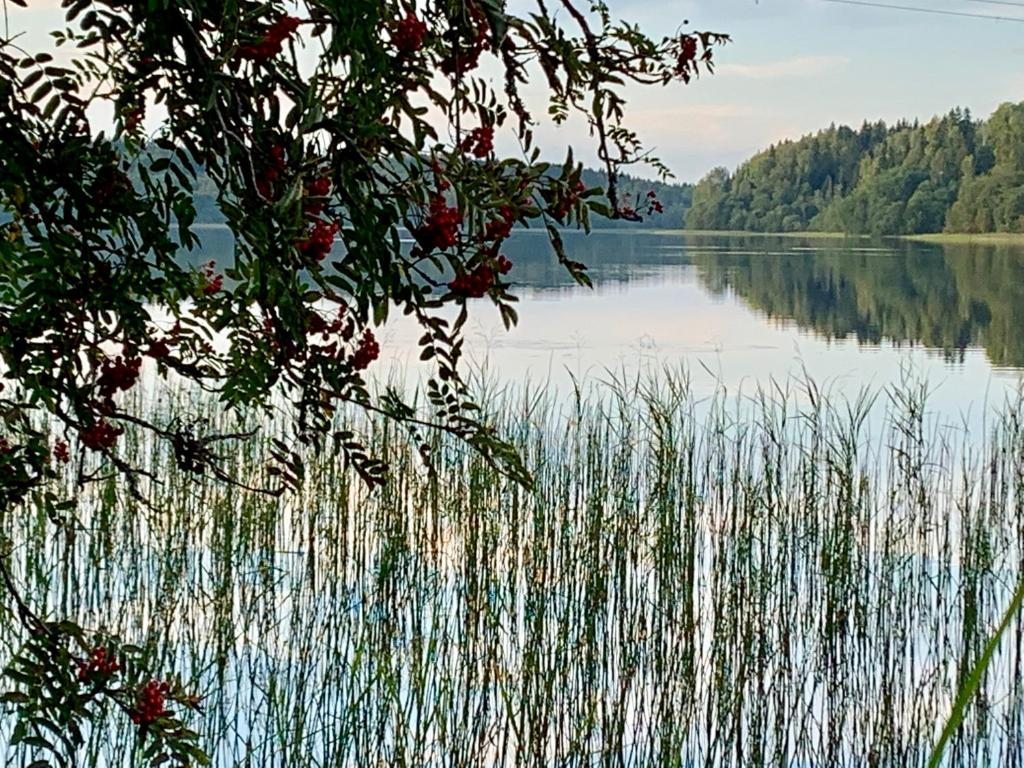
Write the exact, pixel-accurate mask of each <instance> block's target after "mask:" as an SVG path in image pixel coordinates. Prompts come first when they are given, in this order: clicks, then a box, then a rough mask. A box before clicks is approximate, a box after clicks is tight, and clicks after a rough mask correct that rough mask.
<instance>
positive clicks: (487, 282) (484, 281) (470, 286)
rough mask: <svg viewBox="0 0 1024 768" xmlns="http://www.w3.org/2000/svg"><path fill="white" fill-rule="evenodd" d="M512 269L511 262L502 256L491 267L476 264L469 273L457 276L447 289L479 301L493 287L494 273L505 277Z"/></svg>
mask: <svg viewBox="0 0 1024 768" xmlns="http://www.w3.org/2000/svg"><path fill="white" fill-rule="evenodd" d="M511 269H512V262H511V261H509V260H508V259H507V258H506V257H505V256H504V255H501V256H498V259H497V262H496V263H495V265H494V266H493V267H492V266H491V265H490V264H478V265H477V266H476V267H474V268H473V270H472V271H471V272H467V273H466V274H464V275H459V276H458V277H456V278H455V279H454V280H452V281H451V282H450V283H448V289H449V290H450V291H451V292H452V293H454V294H456V295H458V296H462V297H464V298H467V299H479V298H482V297H483V296H486V295H487V292H488V291H490V290H491V288H493V287H494V284H495V278H496V275H495V271H497V272H498V273H500V274H502V275H505V274H508V272H509V270H511Z"/></svg>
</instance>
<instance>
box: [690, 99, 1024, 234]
mask: <svg viewBox="0 0 1024 768" xmlns="http://www.w3.org/2000/svg"><path fill="white" fill-rule="evenodd" d="M1022 126H1024V104H1004V105H1002V106H1001V107H1000V108H999V109H998V110H996V112H995V113H994V114H993V115H992V116H991V117H990V118H989V120H988V121H987V122H980V121H975V120H973V119H972V117H971V115H970V112H968V111H966V110H960V109H954V110H953V111H951V112H950V113H949V114H947V115H944V116H942V117H936V118H934V119H932V120H931V121H929V122H928V123H926V124H924V125H920V124H918V123H916V122H915V123H907V122H901V123H897V124H896V125H895V126H891V127H889V126H886V125H885V124H884V123H882V122H878V123H864V125H863V126H861V128H860V129H859V130H854V129H851V128H848V127H846V126H840V127H838V128H837V127H835V126H833V127H831V128H829V129H827V130H825V131H821V132H819V133H817V134H814V135H812V136H805V137H804V138H802V139H800V140H799V141H795V142H783V143H781V144H778V145H775V146H772V147H770V148H769V149H768V150H767V151H765V152H762V153H760V154H758V155H756V156H755V157H753V158H751V159H750V160H748V161H747V162H746V163H744V164H743V165H741V166H740V167H739V168H738V169H737V171H736V173H735V174H730V173H729V172H728V171H727V170H725V169H722V168H719V169H716V170H714V171H712V172H711V173H710V174H708V176H706V177H705V178H704V179H703V180H702V181H701V182H700V183H699V184H698V185H697V187H696V188H695V190H694V199H693V210H692V211H691V212H690V214H689V215H688V218H687V225H688V226H689V227H691V228H694V229H733V230H749V231H777V232H793V231H803V230H820V231H842V232H850V233H857V234H861V233H864V234H873V235H894V234H916V233H924V232H941V231H943V230H946V231H951V232H1019V231H1024V196H1022V193H1021V188H1022V182H1024V176H1022V175H1021V174H1022V173H1024V165H1022V161H1021V156H1022V155H1024V128H1022Z"/></svg>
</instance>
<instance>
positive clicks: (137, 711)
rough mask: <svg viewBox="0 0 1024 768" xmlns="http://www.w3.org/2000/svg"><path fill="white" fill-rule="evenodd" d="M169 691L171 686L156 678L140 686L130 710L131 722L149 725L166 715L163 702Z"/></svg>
mask: <svg viewBox="0 0 1024 768" xmlns="http://www.w3.org/2000/svg"><path fill="white" fill-rule="evenodd" d="M170 692H171V687H170V686H169V685H168V684H167V683H164V682H158V681H156V680H150V681H149V682H148V683H146V684H145V685H144V686H142V688H141V689H140V690H139V692H138V695H137V696H136V698H135V706H134V707H133V708H132V711H131V718H132V722H133V723H135V724H136V725H149V724H150V723H153V722H154V721H156V720H157V719H158V718H160V717H163V716H164V715H166V714H167V708H166V707H165V706H164V704H165V702H166V699H167V696H168V694H169V693H170Z"/></svg>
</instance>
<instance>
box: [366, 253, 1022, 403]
mask: <svg viewBox="0 0 1024 768" xmlns="http://www.w3.org/2000/svg"><path fill="white" fill-rule="evenodd" d="M632 276H633V278H634V279H633V280H631V281H630V282H628V283H625V282H621V283H617V284H611V285H608V284H605V285H604V286H602V287H599V288H598V289H597V290H595V291H587V290H585V289H567V290H564V291H559V292H557V293H552V292H551V291H548V290H540V291H538V290H531V289H525V290H522V291H521V301H520V303H519V307H518V311H519V317H520V320H519V325H518V326H517V327H515V328H513V329H512V330H511V331H509V332H505V330H504V328H503V327H502V325H501V321H500V318H499V317H498V315H497V312H496V310H494V309H493V308H492V307H490V306H488V304H487V303H486V302H483V301H481V302H477V303H476V306H475V307H474V309H475V310H476V311H475V313H474V316H473V319H471V320H470V322H469V323H468V325H467V333H466V336H467V358H468V359H469V360H470V361H471V362H473V363H474V364H477V365H480V364H482V363H484V362H486V363H487V364H488V366H489V368H490V369H491V371H492V372H494V373H496V374H497V375H498V376H499V377H500V378H501V379H505V380H513V381H515V380H520V379H524V378H529V379H531V380H532V381H534V382H536V381H538V380H541V381H544V380H550V381H551V382H552V383H554V384H555V385H556V386H562V385H566V384H568V383H569V375H570V374H571V375H572V376H574V377H576V378H577V379H578V380H582V379H585V378H587V377H593V376H600V377H603V376H604V374H605V372H606V369H609V368H610V369H613V370H625V371H636V370H637V369H642V368H645V367H652V366H653V367H657V366H661V365H670V366H678V365H680V364H681V365H683V366H684V367H685V368H687V369H688V370H689V371H690V373H691V378H692V386H693V391H694V394H696V395H698V396H704V395H707V394H710V393H711V392H713V391H714V390H715V389H716V387H719V386H724V387H726V388H727V390H728V391H730V392H736V391H738V390H742V391H744V392H752V391H753V390H755V389H756V388H757V386H758V384H762V385H767V384H768V383H769V381H770V379H775V380H777V381H786V380H787V379H789V378H791V377H800V378H802V377H803V376H804V373H806V375H808V376H810V377H811V378H812V379H813V380H814V381H815V382H817V383H818V384H819V385H821V386H822V388H823V389H825V390H830V391H831V392H833V393H835V394H840V395H845V396H848V397H854V396H856V395H857V393H858V392H859V391H860V390H861V389H862V388H863V387H865V386H867V387H871V388H873V389H877V388H881V387H885V386H888V385H891V384H894V383H897V382H899V381H900V380H901V378H903V376H904V369H906V368H908V367H909V369H910V370H911V372H912V374H913V375H914V376H915V377H919V378H924V379H926V380H927V381H928V382H929V385H930V387H931V389H932V390H933V396H932V398H931V399H930V400H929V402H930V405H931V407H932V408H933V409H936V410H937V411H941V412H944V413H946V414H947V415H955V414H959V413H960V412H961V411H963V410H964V409H965V408H967V407H968V406H970V405H971V404H978V405H981V404H982V403H983V402H984V401H985V400H986V398H987V399H988V400H989V401H992V402H998V403H1001V402H1002V400H1003V398H1004V397H1005V396H1006V395H1007V394H1008V393H1011V392H1013V391H1014V390H1015V389H1016V387H1017V384H1018V381H1019V373H1018V372H1016V371H1014V370H1012V369H997V368H994V367H993V366H992V365H991V364H990V363H989V362H988V360H987V358H986V355H985V353H984V351H983V350H981V349H978V348H969V349H967V350H966V351H965V354H964V356H963V360H962V362H949V361H947V360H946V359H945V358H944V357H943V355H942V353H941V352H940V351H936V350H928V349H925V348H923V347H921V346H919V345H918V346H912V345H910V344H909V343H901V344H897V343H895V342H892V341H883V342H881V343H879V344H859V343H858V342H857V340H856V339H852V338H851V339H841V340H835V339H833V340H828V339H823V338H821V337H819V336H816V335H815V334H814V333H813V332H811V331H808V330H805V329H802V328H800V327H798V326H797V325H796V323H795V322H793V321H785V320H775V319H769V318H767V317H765V316H764V315H763V314H762V313H760V312H757V311H755V310H752V309H751V308H749V307H748V306H746V305H745V304H744V303H743V301H742V300H741V299H740V298H738V297H737V296H736V295H735V293H733V292H732V291H727V292H725V293H723V294H720V295H714V294H711V293H710V292H709V291H708V290H707V289H706V288H705V287H704V286H703V285H702V284H701V283H700V281H699V280H698V279H697V274H696V269H695V268H694V267H675V266H665V267H660V268H659V267H650V266H644V267H641V268H638V269H637V270H635V271H634V272H633V275H632ZM636 278H639V279H636ZM418 336H419V333H417V328H416V327H415V326H414V325H413V324H411V323H408V322H404V319H403V321H399V322H396V323H395V324H394V325H392V326H390V327H389V328H388V329H387V330H386V331H385V333H384V338H385V340H386V343H384V344H382V348H383V349H384V350H385V352H386V354H387V352H388V351H390V352H391V354H390V358H391V360H392V361H397V362H399V363H403V364H408V365H410V366H411V367H416V363H415V361H416V359H417V353H416V347H415V345H416V339H417V338H418Z"/></svg>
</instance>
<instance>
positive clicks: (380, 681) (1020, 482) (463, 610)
mask: <svg viewBox="0 0 1024 768" xmlns="http://www.w3.org/2000/svg"><path fill="white" fill-rule="evenodd" d="M220 237H222V233H218V232H216V231H212V230H211V234H210V237H209V238H208V245H209V249H208V251H207V252H206V253H205V254H203V256H202V258H201V259H199V260H202V259H205V258H210V255H218V256H220V260H221V261H222V263H223V262H224V258H223V254H224V253H225V249H224V248H223V246H224V243H223V241H221V242H220V246H221V247H218V238H220ZM566 242H567V245H568V247H569V249H570V255H571V256H572V257H573V258H576V259H579V260H581V261H584V262H585V263H587V264H589V265H590V266H591V274H592V276H593V278H594V281H595V283H596V285H597V288H596V289H595V290H593V291H590V290H586V289H582V288H578V287H575V286H573V285H572V284H571V283H570V281H569V280H568V278H567V277H566V276H565V275H564V274H563V273H562V272H561V271H560V270H559V268H558V267H557V266H556V265H554V264H553V260H552V259H551V257H550V255H549V254H548V252H547V248H546V245H545V240H544V236H543V235H537V234H533V233H520V234H517V235H516V236H515V237H514V238H513V239H512V240H511V241H510V243H509V244H508V247H507V248H506V249H505V253H506V254H507V255H508V256H509V258H511V259H512V260H513V261H514V262H515V268H514V269H513V271H512V273H511V276H512V277H513V278H514V279H515V280H516V281H517V282H518V285H519V286H520V294H521V296H522V302H521V305H522V306H521V309H520V315H521V323H520V325H519V326H518V327H517V328H515V329H513V330H512V331H511V332H509V333H506V332H504V330H503V329H502V328H501V325H500V321H499V320H498V317H497V313H496V312H495V311H494V310H493V308H492V307H490V306H488V303H487V302H486V301H479V302H474V309H475V310H477V311H476V319H475V320H474V321H473V322H472V324H471V326H470V332H469V352H470V354H471V356H472V357H473V358H474V360H475V361H476V364H477V366H478V367H481V368H483V369H484V372H483V375H482V379H483V380H484V381H485V382H487V387H486V389H487V393H486V398H485V400H486V408H487V411H488V413H489V414H491V416H492V418H493V420H494V423H495V426H496V427H497V429H498V430H499V431H500V432H501V433H502V434H504V435H506V436H508V438H509V439H510V440H512V441H513V442H514V443H515V445H516V446H517V448H518V450H519V451H520V454H521V455H522V456H523V458H524V461H525V462H526V465H527V466H528V467H529V469H530V471H531V473H532V475H533V477H534V486H533V487H532V488H529V489H527V488H524V487H521V486H518V485H516V484H514V483H512V482H510V481H509V480H507V479H505V478H503V477H502V476H500V475H499V474H497V473H496V472H495V471H494V468H493V467H492V466H490V465H489V464H488V463H487V462H486V461H485V460H484V459H483V458H482V457H481V456H479V455H478V454H476V453H474V452H473V451H471V450H469V449H467V448H466V446H465V445H463V444H461V443H459V442H458V441H455V440H452V439H449V438H446V437H444V436H442V435H437V434H429V435H427V436H426V437H424V436H422V435H420V436H417V435H411V434H408V433H406V432H405V431H404V430H402V429H399V428H397V427H395V426H394V425H389V424H382V423H380V422H377V421H373V420H367V419H366V418H365V416H364V415H361V414H359V413H358V412H343V413H341V414H340V416H339V423H344V424H345V425H346V426H350V427H354V428H355V429H356V430H357V431H358V432H359V433H360V434H362V435H363V437H364V439H365V441H366V442H367V444H368V446H369V447H370V449H371V451H372V452H373V453H374V454H375V455H379V456H381V457H383V458H385V459H387V460H388V461H389V464H390V466H391V480H390V482H389V483H388V484H387V485H385V486H384V487H383V488H380V489H378V490H375V491H371V490H369V489H367V488H366V487H365V486H364V485H362V484H361V483H359V482H358V481H357V480H356V479H355V478H353V476H352V473H351V472H350V471H348V470H347V469H346V467H345V466H344V462H343V461H342V460H341V459H340V458H338V457H335V456H331V455H327V456H323V457H320V458H313V457H310V460H309V463H308V466H307V467H306V475H305V479H304V482H303V484H302V488H301V490H300V491H298V492H297V493H295V494H291V495H286V496H284V497H281V498H277V497H272V496H267V495H260V494H253V493H248V492H244V491H242V490H240V489H238V488H234V487H226V486H224V485H223V484H222V483H218V482H215V481H212V480H206V479H202V478H200V479H196V478H195V477H193V476H190V475H185V474H183V473H181V472H180V471H178V469H177V468H176V466H175V463H174V459H173V456H171V455H170V454H169V453H168V451H167V450H166V448H163V447H161V446H154V445H152V444H151V443H150V442H147V441H146V440H144V439H143V438H141V437H138V436H135V435H134V434H129V435H127V436H126V438H125V439H124V440H123V441H122V442H123V444H124V445H126V446H127V447H126V450H131V451H133V457H134V458H135V460H137V461H139V462H141V463H142V465H143V466H144V467H145V468H147V469H149V470H151V471H152V473H153V475H154V476H155V477H159V478H161V479H163V481H164V482H162V483H160V484H153V485H152V486H147V489H148V490H149V492H150V494H151V504H149V505H142V504H140V503H139V502H138V501H137V500H136V499H134V498H132V497H131V496H130V495H128V494H125V493H124V490H123V488H120V487H119V486H118V484H117V482H116V481H115V480H113V479H111V480H108V481H105V482H101V483H98V484H94V485H91V486H88V487H87V488H86V489H85V490H84V491H82V492H81V494H80V496H79V499H80V510H81V511H80V517H79V519H78V520H77V521H76V529H75V530H76V533H75V535H67V536H53V535H52V527H51V526H49V525H48V524H47V522H46V521H45V520H43V519H41V515H39V514H36V513H31V511H30V510H25V513H24V514H15V515H12V516H10V517H9V518H7V519H4V520H3V521H2V527H3V530H2V531H0V532H2V533H3V535H5V536H7V537H9V538H10V539H11V541H12V542H14V547H15V550H14V551H15V553H16V556H15V557H14V558H13V559H14V568H15V570H16V572H17V575H18V577H19V578H20V579H22V580H23V583H25V584H26V585H27V593H28V594H29V596H30V598H29V599H30V602H31V603H32V605H33V606H34V607H35V608H36V609H37V610H38V611H39V612H41V613H46V614H48V615H64V614H69V615H73V616H77V617H80V618H81V619H82V621H83V622H84V623H86V624H87V625H89V626H93V627H106V628H109V629H111V630H114V631H116V632H118V633H119V634H121V635H122V636H124V637H125V638H127V639H128V640H130V641H132V642H135V643H139V644H140V645H143V646H144V647H145V648H146V649H147V650H148V652H149V653H150V655H151V658H152V659H153V660H154V662H155V663H157V664H158V665H159V666H160V667H161V668H163V669H167V670H170V671H172V672H173V674H175V675H177V676H178V677H180V679H181V680H182V682H183V683H184V684H185V685H186V686H188V687H189V688H191V689H194V690H198V691H201V692H203V693H205V694H207V699H206V700H205V714H204V715H203V716H201V717H198V716H197V717H193V718H192V719H191V724H192V725H193V727H195V728H196V729H197V730H199V731H200V732H201V733H202V736H203V743H204V745H205V746H206V747H207V748H208V749H209V751H210V753H211V755H212V757H213V763H214V765H216V766H218V767H223V768H227V767H228V766H253V768H256V767H257V766H260V767H261V766H268V765H273V766H296V768H298V767H299V766H302V767H303V768H305V767H306V766H377V765H387V766H409V767H410V768H413V767H414V766H417V767H418V766H438V767H439V768H440V767H441V766H453V767H458V768H461V767H462V766H517V767H518V766H522V767H523V768H526V767H527V766H529V767H531V768H532V767H533V766H551V767H552V768H554V767H555V766H558V767H559V768H560V767H561V766H598V765H600V766H637V767H640V766H643V767H645V768H646V767H647V766H650V767H651V768H654V767H655V766H657V767H658V768H661V767H662V766H678V768H689V767H690V766H736V768H740V766H743V767H744V768H746V767H747V766H755V767H761V766H764V767H767V766H785V767H787V768H788V767H790V766H792V768H836V767H837V766H849V768H876V767H879V768H880V767H881V766H900V767H901V768H902V767H903V766H924V765H925V762H926V759H927V755H928V751H929V749H930V746H931V745H932V744H933V743H934V740H935V737H936V736H937V734H938V732H939V730H940V729H941V725H942V723H943V721H944V718H945V717H946V715H947V714H948V712H949V709H950V705H951V702H952V700H953V698H954V697H955V695H956V691H957V689H958V686H959V684H960V682H961V681H962V680H963V679H964V678H965V676H966V675H967V673H968V671H969V670H970V669H971V667H972V665H973V663H974V662H975V661H976V660H977V658H978V657H979V656H980V654H981V653H982V651H983V649H984V645H985V642H986V640H987V638H988V636H989V633H990V631H991V629H992V628H993V627H994V626H995V625H996V624H997V623H998V621H999V619H1000V617H1001V615H1002V612H1003V611H1004V610H1005V608H1006V605H1007V603H1008V601H1009V599H1010V595H1011V594H1012V593H1013V591H1014V589H1015V587H1016V584H1017V580H1018V578H1019V573H1020V567H1021V564H1022V562H1024V527H1022V524H1021V521H1022V520H1024V410H1022V409H1020V408H1019V405H1018V404H1017V403H1016V401H1015V400H1014V399H1013V395H1014V393H1016V392H1017V388H1018V386H1019V382H1020V375H1021V374H1020V372H1021V370H1022V369H1024V342H1022V341H1021V339H1020V335H1019V333H1018V332H1017V330H1018V329H1019V327H1020V319H1021V318H1020V316H1019V314H1018V313H1021V312H1024V301H1022V299H1024V280H1022V279H1021V278H1022V277H1024V251H1021V250H1017V249H1012V248H1003V247H992V246H985V247H982V246H978V247H962V246H960V247H955V248H953V247H947V248H943V247H937V246H926V245H918V244H911V243H903V242H884V243H872V242H869V241H861V240H820V239H818V240H815V239H810V238H799V237H798V238H762V237H749V238H735V237H709V236H689V235H683V234H679V233H646V232H635V233H620V232H616V233H596V234H594V235H593V236H591V237H590V238H583V237H582V236H578V235H575V234H572V235H567V238H566ZM415 339H416V334H415V333H414V329H413V328H411V327H409V326H408V325H403V324H402V323H401V322H399V323H397V324H396V325H394V326H389V327H388V329H387V330H386V331H385V332H383V333H382V334H381V340H382V344H381V346H382V349H383V350H384V351H385V352H386V353H387V355H388V357H389V361H388V362H385V363H383V364H378V365H379V367H380V368H381V375H384V376H387V375H392V376H401V377H405V378H406V380H407V381H409V382H413V381H415V380H416V379H417V378H418V376H419V370H420V369H419V368H418V365H417V364H416V363H414V362H413V361H414V360H415V359H416V354H415ZM574 379H575V380H577V381H579V382H582V383H583V387H582V392H581V394H580V396H579V397H577V396H576V395H575V393H574V390H573V389H572V386H571V384H572V381H573V380H574ZM528 382H529V383H528ZM601 382H605V383H601ZM158 402H159V405H154V406H152V407H154V408H159V409H160V412H159V413H158V415H159V417H160V418H168V419H173V418H184V419H200V420H205V421H206V422H208V423H209V424H211V425H213V426H215V427H217V426H219V427H221V428H223V429H225V430H230V429H235V428H237V427H238V426H239V425H238V424H236V423H235V422H233V421H232V420H231V417H230V415H229V414H226V413H225V412H224V411H223V409H222V408H220V407H219V406H218V404H217V403H216V402H213V401H212V400H210V399H209V398H203V397H198V396H195V395H193V394H189V393H182V392H180V391H164V392H162V393H161V395H160V399H159V401H158ZM264 426H265V427H267V426H268V425H264ZM269 429H270V431H272V432H273V431H275V430H278V429H280V430H282V432H280V434H282V435H283V436H284V435H286V432H284V431H283V430H284V429H285V426H284V425H283V424H276V423H272V424H270V425H269ZM424 439H425V440H426V448H427V449H428V450H427V453H428V454H429V455H430V456H431V457H433V458H432V464H431V465H430V466H429V467H428V466H426V465H425V464H424V463H423V462H422V461H421V460H420V458H419V457H418V454H417V452H416V451H415V450H414V449H413V448H414V446H418V445H419V444H420V441H421V440H424ZM266 459H267V454H266V446H265V445H261V444H246V445H244V446H243V447H241V448H240V449H239V451H238V452H237V455H236V454H230V455H229V456H228V464H227V469H228V471H230V472H231V473H232V474H233V475H235V476H237V477H242V478H244V479H245V481H246V482H247V483H249V484H252V485H256V486H260V485H263V484H269V483H271V482H273V477H272V475H270V474H269V473H268V471H267V464H266ZM62 485H63V486H64V488H63V492H71V489H72V488H73V477H72V476H71V475H70V473H69V474H68V476H66V477H65V478H64V479H63V481H62ZM17 627H18V625H17V624H16V622H11V621H7V622H4V623H2V624H0V643H2V645H3V651H4V652H10V651H11V650H12V649H13V648H14V647H15V646H16V644H17V641H18V636H17V631H18V629H17ZM1022 669H1024V623H1022V622H1021V621H1020V619H1019V617H1018V618H1017V619H1015V620H1014V621H1013V622H1011V625H1010V631H1009V632H1008V634H1007V637H1006V638H1005V640H1004V642H1003V644H1002V645H1001V646H1000V648H999V650H998V652H997V653H996V655H995V657H994V659H993V663H992V666H991V667H990V669H989V672H988V674H987V675H986V677H985V678H984V680H983V681H982V684H981V688H980V694H979V697H978V698H977V700H976V701H975V703H974V705H972V707H971V708H970V710H969V712H968V715H967V718H966V719H965V724H964V727H963V729H962V730H961V731H960V733H959V734H958V736H957V738H955V739H954V740H953V742H952V743H951V746H950V749H949V751H948V753H947V757H946V761H945V763H944V765H946V766H950V768H952V767H953V766H962V767H963V768H975V767H978V768H980V767H981V766H989V765H998V766H1007V767H1009V768H1021V767H1022V766H1024V674H1022V672H1021V670H1022ZM8 720H9V719H8ZM8 720H5V721H0V722H2V724H0V746H2V744H3V739H4V738H5V736H6V735H7V734H8V733H9V731H8V730H5V729H9V727H10V723H9V722H8ZM109 723H110V724H109V730H106V731H103V732H90V734H89V738H88V743H87V746H86V747H85V748H83V750H82V753H81V754H80V755H79V756H78V763H77V764H79V765H87V766H93V765H95V766H99V765H102V766H135V765H138V764H140V763H139V755H138V752H137V751H136V750H137V741H136V739H135V736H134V729H133V728H132V727H131V724H130V723H128V722H127V720H126V718H123V717H120V719H119V716H118V713H116V712H111V713H110V719H109ZM27 758H28V756H27V755H25V754H17V755H12V756H11V758H10V759H11V760H12V761H13V762H14V763H15V764H18V761H19V760H20V761H21V762H23V763H27V762H29V759H27Z"/></svg>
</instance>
